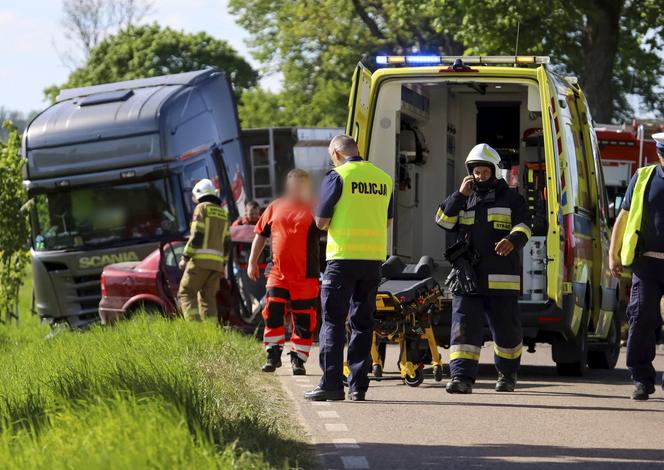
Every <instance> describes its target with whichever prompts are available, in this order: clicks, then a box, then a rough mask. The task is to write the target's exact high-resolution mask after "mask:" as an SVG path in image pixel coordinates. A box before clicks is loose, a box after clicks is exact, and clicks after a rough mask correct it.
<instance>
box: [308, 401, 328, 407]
mask: <svg viewBox="0 0 664 470" xmlns="http://www.w3.org/2000/svg"><path fill="white" fill-rule="evenodd" d="M310 403H311V406H330V403H329V402H327V401H312V402H310Z"/></svg>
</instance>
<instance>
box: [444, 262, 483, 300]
mask: <svg viewBox="0 0 664 470" xmlns="http://www.w3.org/2000/svg"><path fill="white" fill-rule="evenodd" d="M445 285H446V286H447V287H448V288H449V289H450V291H451V292H452V294H455V295H463V294H466V295H468V294H476V293H477V280H476V278H475V271H474V270H473V268H472V266H471V264H470V261H469V260H468V259H466V258H459V259H457V261H456V262H455V263H454V266H453V267H452V271H450V274H449V276H447V279H446V280H445Z"/></svg>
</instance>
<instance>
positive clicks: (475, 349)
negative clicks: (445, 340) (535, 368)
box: [450, 295, 523, 380]
mask: <svg viewBox="0 0 664 470" xmlns="http://www.w3.org/2000/svg"><path fill="white" fill-rule="evenodd" d="M485 317H486V319H487V321H488V324H489V329H490V330H491V334H492V336H493V341H494V343H495V346H494V361H495V364H496V369H497V370H498V372H501V373H503V374H506V375H511V374H516V371H517V370H518V368H519V364H520V363H521V350H522V340H523V335H522V331H521V317H520V316H519V300H518V297H517V296H516V295H455V296H454V297H453V298H452V334H451V336H452V337H451V345H450V372H451V375H452V377H457V376H465V377H467V378H469V379H471V380H475V378H476V377H477V368H478V364H479V358H480V347H481V346H482V340H483V331H484V319H485Z"/></svg>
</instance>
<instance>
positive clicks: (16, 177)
mask: <svg viewBox="0 0 664 470" xmlns="http://www.w3.org/2000/svg"><path fill="white" fill-rule="evenodd" d="M3 127H4V128H5V129H7V131H8V132H9V134H8V138H7V142H6V143H2V142H0V181H2V184H0V315H4V316H5V317H6V318H7V319H9V318H10V317H11V315H12V314H13V313H14V312H15V311H16V307H17V305H18V293H19V288H20V287H21V284H22V283H23V275H24V269H25V265H26V262H27V260H28V254H27V252H26V250H25V244H26V242H27V240H28V224H27V220H26V216H25V214H24V213H23V212H22V211H21V207H22V206H23V203H24V202H25V200H26V196H25V189H24V188H23V158H22V157H21V138H20V136H19V133H18V131H17V129H16V128H15V127H14V125H13V124H11V122H10V121H5V122H4V124H3Z"/></svg>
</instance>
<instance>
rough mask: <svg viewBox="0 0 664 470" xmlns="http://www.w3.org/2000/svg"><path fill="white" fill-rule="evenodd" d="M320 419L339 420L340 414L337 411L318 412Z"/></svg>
mask: <svg viewBox="0 0 664 470" xmlns="http://www.w3.org/2000/svg"><path fill="white" fill-rule="evenodd" d="M318 417H319V418H338V417H339V413H337V412H336V411H332V410H326V411H319V412H318Z"/></svg>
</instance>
